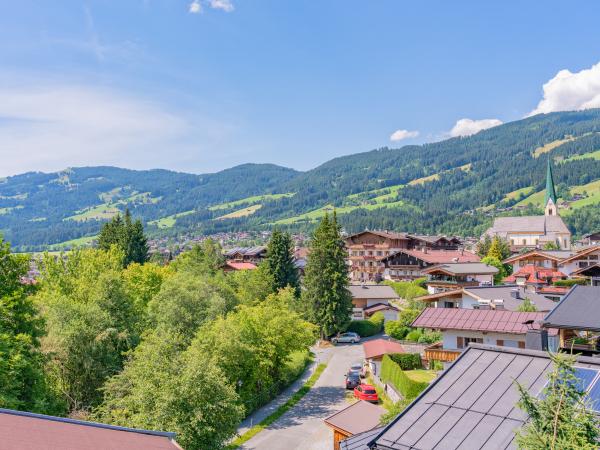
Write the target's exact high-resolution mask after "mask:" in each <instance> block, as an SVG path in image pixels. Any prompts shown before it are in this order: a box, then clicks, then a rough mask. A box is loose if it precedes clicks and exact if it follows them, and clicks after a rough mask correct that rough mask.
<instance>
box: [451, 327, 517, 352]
mask: <svg viewBox="0 0 600 450" xmlns="http://www.w3.org/2000/svg"><path fill="white" fill-rule="evenodd" d="M457 337H463V338H465V337H467V338H480V339H483V344H486V345H498V340H502V341H504V346H505V347H518V345H519V344H518V342H522V343H523V344H522V345H523V346H524V345H525V335H524V334H509V333H487V334H483V332H481V331H469V330H464V331H461V330H446V331H444V332H443V333H442V342H443V348H444V350H457V349H459V348H458V345H457V340H456V338H457Z"/></svg>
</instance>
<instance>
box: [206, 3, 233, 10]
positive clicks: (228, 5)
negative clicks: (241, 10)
mask: <svg viewBox="0 0 600 450" xmlns="http://www.w3.org/2000/svg"><path fill="white" fill-rule="evenodd" d="M208 4H209V5H210V7H211V8H213V9H222V10H223V11H225V12H231V11H233V9H234V8H233V4H232V3H231V1H229V0H209V1H208Z"/></svg>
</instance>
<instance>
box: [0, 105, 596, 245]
mask: <svg viewBox="0 0 600 450" xmlns="http://www.w3.org/2000/svg"><path fill="white" fill-rule="evenodd" d="M599 149H600V110H586V111H577V112H561V113H552V114H542V115H538V116H534V117H529V118H527V119H523V120H520V121H516V122H511V123H506V124H504V125H501V126H497V127H494V128H491V129H488V130H484V131H482V132H480V133H478V134H476V135H473V136H469V137H458V138H452V139H448V140H445V141H441V142H435V143H431V144H424V145H411V146H405V147H402V148H400V149H389V148H381V149H378V150H373V151H369V152H365V153H358V154H353V155H348V156H343V157H339V158H335V159H332V160H330V161H328V162H325V163H324V164H322V165H320V166H318V167H316V168H314V169H312V170H309V171H306V172H297V171H295V170H292V169H287V168H284V167H279V166H275V165H270V164H246V165H242V166H237V167H234V168H231V169H227V170H224V171H221V172H217V173H214V174H206V175H192V174H185V173H178V172H171V171H166V170H151V171H134V170H125V169H119V168H114V167H84V168H72V169H68V170H64V171H61V172H59V173H51V174H46V173H39V172H35V173H34V172H32V173H26V174H22V175H17V176H14V177H8V178H5V179H3V180H2V181H1V182H0V230H1V231H2V233H3V234H4V235H5V236H6V238H7V239H8V240H10V241H12V243H13V245H15V246H16V247H17V248H19V249H22V250H39V249H42V248H46V247H48V246H49V245H52V244H56V243H60V242H65V241H70V240H73V239H78V238H81V237H84V236H93V235H95V234H97V233H98V230H99V228H100V226H101V224H102V223H103V221H105V220H107V219H108V218H109V217H111V216H112V215H113V214H115V213H116V212H118V211H123V210H124V209H125V208H126V207H127V208H130V209H131V210H132V212H133V214H134V216H137V217H141V218H142V219H143V221H144V222H145V223H146V228H147V231H148V233H149V234H150V235H152V236H161V235H177V234H181V233H184V232H190V231H193V232H194V233H198V234H210V233H215V232H221V231H232V230H260V229H267V228H270V227H272V226H273V225H274V224H277V225H279V226H283V227H285V228H289V229H290V230H304V231H306V230H310V229H311V228H312V227H313V226H314V224H315V222H316V220H317V219H318V218H319V217H321V216H322V215H323V214H324V212H326V211H332V210H333V209H335V210H336V212H337V213H338V215H339V218H340V221H341V223H342V225H343V226H344V228H345V229H346V230H347V231H349V232H351V231H355V230H359V229H363V228H371V229H373V228H385V229H398V230H405V231H409V232H421V233H434V232H436V233H437V232H441V233H453V234H461V235H477V234H479V233H480V232H481V231H482V230H483V229H485V227H486V226H488V224H489V223H490V221H491V220H492V218H493V216H494V215H498V214H522V213H525V212H526V211H535V210H537V211H539V208H540V207H541V206H542V202H543V198H544V192H543V189H544V181H545V168H546V160H547V158H551V159H552V160H553V161H554V162H555V167H554V175H555V180H556V183H557V189H558V194H559V197H561V198H562V200H561V203H562V202H563V201H566V202H567V204H568V208H563V209H562V210H561V213H562V214H563V216H565V217H566V220H567V222H568V225H569V226H570V227H571V228H572V230H573V232H575V233H576V234H581V233H585V232H587V231H591V230H593V229H600V218H599V217H600V190H599V184H600V153H599V151H600V150H599ZM531 208H533V209H531ZM511 211H512V212H511Z"/></svg>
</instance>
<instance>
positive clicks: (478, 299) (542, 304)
mask: <svg viewBox="0 0 600 450" xmlns="http://www.w3.org/2000/svg"><path fill="white" fill-rule="evenodd" d="M526 298H527V299H529V301H530V302H531V303H532V304H533V305H534V306H535V308H536V309H537V310H538V311H541V312H545V311H551V310H552V309H553V308H554V307H555V306H556V303H555V302H553V301H552V300H549V299H548V298H546V297H544V296H543V295H541V294H538V293H536V292H528V291H526V290H525V289H524V288H523V287H522V286H517V285H500V286H468V287H463V288H459V289H456V290H453V291H446V292H439V293H437V294H430V295H426V296H423V297H419V298H418V299H417V300H418V301H420V302H423V303H425V304H427V305H428V306H429V307H433V308H463V309H498V310H506V311H518V309H519V307H520V306H521V305H522V304H523V302H524V301H525V299H526Z"/></svg>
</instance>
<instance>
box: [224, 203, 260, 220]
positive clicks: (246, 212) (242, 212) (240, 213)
mask: <svg viewBox="0 0 600 450" xmlns="http://www.w3.org/2000/svg"><path fill="white" fill-rule="evenodd" d="M260 208H262V205H261V204H258V205H252V206H248V207H247V208H242V209H238V210H237V211H233V212H230V213H229V214H225V215H223V216H219V217H217V218H216V219H215V220H224V219H236V218H238V217H246V216H251V215H252V214H254V213H255V212H256V211H258V210H259V209H260Z"/></svg>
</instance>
